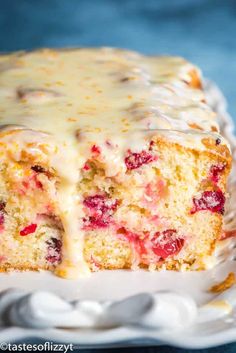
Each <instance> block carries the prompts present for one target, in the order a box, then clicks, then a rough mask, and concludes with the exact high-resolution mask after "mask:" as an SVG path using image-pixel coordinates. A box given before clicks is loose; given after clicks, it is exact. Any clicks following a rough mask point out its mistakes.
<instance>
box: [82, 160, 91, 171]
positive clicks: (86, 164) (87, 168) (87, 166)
mask: <svg viewBox="0 0 236 353" xmlns="http://www.w3.org/2000/svg"><path fill="white" fill-rule="evenodd" d="M90 169H91V168H90V165H89V164H88V163H87V162H85V163H84V166H83V170H86V171H87V170H90Z"/></svg>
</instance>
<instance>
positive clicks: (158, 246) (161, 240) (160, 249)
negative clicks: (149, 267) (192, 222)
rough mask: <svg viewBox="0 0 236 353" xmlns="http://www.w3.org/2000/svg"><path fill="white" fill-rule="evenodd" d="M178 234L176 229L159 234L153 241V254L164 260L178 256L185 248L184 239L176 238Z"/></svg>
mask: <svg viewBox="0 0 236 353" xmlns="http://www.w3.org/2000/svg"><path fill="white" fill-rule="evenodd" d="M176 234H177V232H176V230H175V229H167V230H165V231H163V232H161V233H160V232H157V233H156V234H155V235H154V237H153V238H152V239H151V242H152V244H153V246H152V250H153V252H154V253H155V254H156V255H157V256H160V257H161V258H162V259H166V258H167V257H169V256H173V255H176V254H178V253H179V252H180V250H181V249H182V247H183V246H184V239H183V238H176Z"/></svg>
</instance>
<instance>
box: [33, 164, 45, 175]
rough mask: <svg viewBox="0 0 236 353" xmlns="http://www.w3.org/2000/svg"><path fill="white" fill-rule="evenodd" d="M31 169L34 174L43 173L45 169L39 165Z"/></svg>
mask: <svg viewBox="0 0 236 353" xmlns="http://www.w3.org/2000/svg"><path fill="white" fill-rule="evenodd" d="M31 169H32V170H33V171H34V172H36V173H45V169H44V168H43V167H41V166H40V165H34V166H33V167H31Z"/></svg>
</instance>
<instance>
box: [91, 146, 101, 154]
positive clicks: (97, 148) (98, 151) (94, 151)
mask: <svg viewBox="0 0 236 353" xmlns="http://www.w3.org/2000/svg"><path fill="white" fill-rule="evenodd" d="M91 152H92V153H96V154H100V153H101V148H100V147H99V146H97V145H93V146H92V148H91Z"/></svg>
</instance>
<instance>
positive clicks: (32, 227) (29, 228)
mask: <svg viewBox="0 0 236 353" xmlns="http://www.w3.org/2000/svg"><path fill="white" fill-rule="evenodd" d="M36 229H37V224H35V223H31V224H30V225H28V226H26V227H25V228H23V229H22V230H21V231H20V235H21V236H23V237H24V236H25V235H29V234H32V233H34V232H35V231H36Z"/></svg>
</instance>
